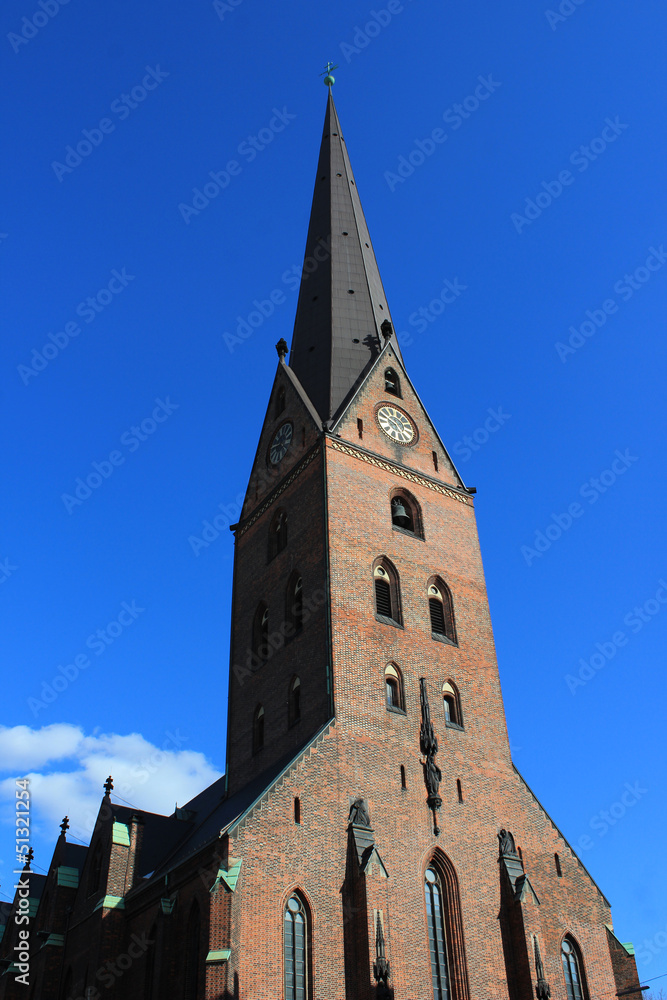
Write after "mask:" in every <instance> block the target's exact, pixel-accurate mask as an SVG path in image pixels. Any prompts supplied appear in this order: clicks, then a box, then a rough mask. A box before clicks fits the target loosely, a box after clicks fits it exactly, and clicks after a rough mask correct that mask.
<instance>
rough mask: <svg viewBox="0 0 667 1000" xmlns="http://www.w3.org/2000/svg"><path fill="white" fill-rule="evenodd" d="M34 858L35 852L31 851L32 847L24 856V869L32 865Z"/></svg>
mask: <svg viewBox="0 0 667 1000" xmlns="http://www.w3.org/2000/svg"><path fill="white" fill-rule="evenodd" d="M34 857H35V852H34V851H33V849H32V847H31V848H30V850H29V851H28V853H27V854H26V856H25V863H26V868H30V865H31V864H32V862H33V859H34Z"/></svg>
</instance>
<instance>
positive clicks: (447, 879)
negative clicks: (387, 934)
mask: <svg viewBox="0 0 667 1000" xmlns="http://www.w3.org/2000/svg"><path fill="white" fill-rule="evenodd" d="M424 896H425V900H426V923H427V930H428V945H429V953H430V958H431V979H432V983H433V996H434V1000H454V998H455V1000H469V997H470V988H469V984H468V973H467V968H466V959H465V946H464V941H463V923H462V920H461V904H460V900H459V889H458V880H457V878H456V872H455V871H454V868H453V866H452V864H451V862H450V860H449V858H447V857H446V856H445V855H444V854H443V853H442V852H441V851H436V853H435V855H434V856H433V858H432V859H431V863H430V864H429V866H428V868H427V869H426V872H425V875H424Z"/></svg>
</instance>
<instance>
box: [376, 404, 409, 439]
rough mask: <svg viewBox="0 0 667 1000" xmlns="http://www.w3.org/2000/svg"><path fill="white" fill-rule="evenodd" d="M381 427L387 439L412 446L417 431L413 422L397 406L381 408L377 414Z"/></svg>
mask: <svg viewBox="0 0 667 1000" xmlns="http://www.w3.org/2000/svg"><path fill="white" fill-rule="evenodd" d="M377 419H378V423H379V425H380V427H381V428H382V430H383V431H384V432H385V434H386V435H387V437H390V438H391V439H392V441H398V443H399V444H410V442H411V441H413V440H414V436H415V429H414V427H413V425H412V422H411V420H410V419H409V418H408V417H406V415H405V414H404V413H402V412H401V410H397V409H396V407H395V406H381V407H380V409H379V410H378V413H377Z"/></svg>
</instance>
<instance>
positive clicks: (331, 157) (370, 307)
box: [289, 91, 400, 421]
mask: <svg viewBox="0 0 667 1000" xmlns="http://www.w3.org/2000/svg"><path fill="white" fill-rule="evenodd" d="M385 320H388V321H389V322H391V315H390V312H389V306H388V305H387V300H386V297H385V294H384V288H383V287H382V279H381V278H380V271H379V269H378V265H377V261H376V259H375V253H374V251H373V245H372V243H371V238H370V236H369V233H368V227H367V225H366V219H365V218H364V213H363V209H362V207H361V201H360V199H359V192H358V190H357V186H356V183H355V180H354V175H353V173H352V167H351V165H350V160H349V157H348V155H347V148H346V146H345V140H344V139H343V135H342V132H341V127H340V122H339V120H338V114H337V112H336V107H335V105H334V101H333V97H332V96H331V91H329V98H328V101H327V110H326V116H325V119H324V130H323V133H322V144H321V146H320V158H319V162H318V165H317V177H316V179H315V190H314V193H313V204H312V208H311V213H310V223H309V225H308V236H307V239H306V252H305V258H304V267H303V274H302V277H301V288H300V290H299V301H298V305H297V311H296V320H295V323H294V334H293V337H292V349H291V353H290V359H289V365H290V368H291V369H292V371H293V372H294V373H295V374H296V375H297V377H298V379H299V381H300V382H301V384H302V386H303V387H304V389H305V391H306V392H307V393H308V396H309V397H310V399H311V401H312V403H313V405H314V407H315V409H316V410H317V412H318V414H319V416H320V419H321V420H322V421H329V420H331V418H332V417H334V416H335V415H336V413H337V411H338V410H339V409H340V407H341V405H342V404H343V402H344V401H345V399H346V397H348V395H349V394H350V392H351V391H352V390H353V389H354V387H355V386H356V385H357V384H358V382H359V381H360V379H361V378H362V377H363V375H364V374H365V372H366V370H367V368H368V367H369V365H370V364H372V362H373V361H374V360H375V358H376V357H377V356H378V354H379V353H380V350H381V347H382V343H383V337H382V334H381V326H382V324H383V322H384V321H385ZM392 342H393V344H394V349H395V351H396V353H397V354H398V356H399V358H400V349H399V347H398V343H397V342H396V338H395V337H394V338H393V341H392Z"/></svg>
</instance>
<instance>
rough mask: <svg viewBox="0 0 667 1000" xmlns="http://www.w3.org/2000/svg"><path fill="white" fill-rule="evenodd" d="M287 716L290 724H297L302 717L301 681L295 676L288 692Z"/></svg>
mask: <svg viewBox="0 0 667 1000" xmlns="http://www.w3.org/2000/svg"><path fill="white" fill-rule="evenodd" d="M287 717H288V721H289V725H290V726H293V725H295V724H296V723H297V722H298V721H299V720H300V718H301V681H300V680H299V678H298V677H293V678H292V680H291V682H290V686H289V694H288V704H287Z"/></svg>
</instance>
